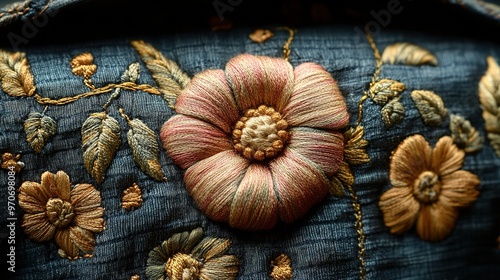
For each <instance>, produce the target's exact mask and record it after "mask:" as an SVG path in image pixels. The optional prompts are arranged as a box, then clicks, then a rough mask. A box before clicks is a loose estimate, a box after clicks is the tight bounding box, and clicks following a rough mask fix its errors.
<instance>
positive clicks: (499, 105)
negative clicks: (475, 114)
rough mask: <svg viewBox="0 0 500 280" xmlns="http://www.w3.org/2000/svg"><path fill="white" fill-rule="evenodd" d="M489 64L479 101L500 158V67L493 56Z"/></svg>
mask: <svg viewBox="0 0 500 280" xmlns="http://www.w3.org/2000/svg"><path fill="white" fill-rule="evenodd" d="M487 62H488V69H487V70H486V72H485V73H484V75H483V77H481V80H480V81H479V101H480V102H481V108H482V109H483V119H484V122H485V129H486V132H488V139H489V140H490V144H491V146H492V147H493V149H494V150H495V152H496V154H497V156H498V157H500V67H499V66H498V64H497V62H496V61H495V59H494V58H493V57H491V56H489V57H488V58H487Z"/></svg>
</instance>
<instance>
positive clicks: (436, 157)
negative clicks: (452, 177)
mask: <svg viewBox="0 0 500 280" xmlns="http://www.w3.org/2000/svg"><path fill="white" fill-rule="evenodd" d="M464 157H465V152H464V151H463V150H460V149H459V148H458V147H457V146H456V145H455V144H453V139H451V137H449V136H443V137H441V138H440V139H439V141H438V142H437V143H436V147H435V148H434V150H433V151H432V169H433V171H434V172H437V173H438V174H439V175H440V176H444V175H447V174H450V173H452V172H455V171H457V170H459V169H460V168H462V164H463V162H464Z"/></svg>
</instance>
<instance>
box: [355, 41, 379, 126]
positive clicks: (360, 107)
mask: <svg viewBox="0 0 500 280" xmlns="http://www.w3.org/2000/svg"><path fill="white" fill-rule="evenodd" d="M366 39H367V40H368V43H369V44H370V47H371V48H372V50H373V55H374V56H375V61H376V66H375V67H376V68H375V72H374V73H373V76H372V81H371V82H370V86H369V87H368V88H372V87H373V85H374V84H375V83H376V82H377V80H378V76H379V75H380V70H381V69H382V59H381V56H380V52H379V50H378V48H377V45H376V44H375V41H374V40H373V37H372V35H371V34H370V33H366ZM367 98H368V92H367V91H365V92H363V96H362V97H361V99H360V100H359V102H358V121H357V122H356V126H358V125H359V124H360V123H361V120H362V119H363V102H364V101H365V100H366V99H367Z"/></svg>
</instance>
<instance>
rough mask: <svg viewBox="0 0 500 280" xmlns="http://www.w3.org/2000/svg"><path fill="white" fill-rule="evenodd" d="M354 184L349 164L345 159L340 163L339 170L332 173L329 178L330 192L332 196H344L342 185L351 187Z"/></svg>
mask: <svg viewBox="0 0 500 280" xmlns="http://www.w3.org/2000/svg"><path fill="white" fill-rule="evenodd" d="M352 185H354V175H353V174H352V171H351V168H350V167H349V164H348V163H347V162H345V161H343V162H341V163H340V167H339V170H337V173H335V175H333V178H332V179H331V180H330V190H329V192H330V194H331V195H333V196H344V195H345V191H344V187H346V188H347V187H352Z"/></svg>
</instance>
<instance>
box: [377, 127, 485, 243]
mask: <svg viewBox="0 0 500 280" xmlns="http://www.w3.org/2000/svg"><path fill="white" fill-rule="evenodd" d="M464 155H465V153H464V151H462V150H460V149H458V148H457V146H455V145H454V144H453V140H452V139H451V137H449V136H444V137H442V138H441V139H439V141H438V142H437V143H436V147H435V148H434V149H432V148H431V147H430V145H429V143H427V141H425V139H424V137H422V136H421V135H414V136H410V137H408V138H406V139H405V140H404V141H403V142H402V143H401V144H400V145H399V146H398V148H397V149H396V150H395V152H394V154H393V155H392V158H391V168H390V180H391V184H392V186H393V188H391V189H389V190H388V191H387V192H385V193H384V194H383V195H382V196H381V197H380V201H379V206H380V209H381V210H382V213H383V214H384V223H385V225H386V226H387V227H389V228H390V231H391V233H394V234H401V233H403V232H405V231H407V230H409V229H410V228H412V227H413V226H414V225H416V230H417V234H418V236H420V238H422V239H423V240H427V241H439V240H442V239H444V238H446V237H447V236H448V235H449V234H450V233H451V232H452V231H453V228H454V226H455V223H456V221H457V218H458V210H459V208H462V207H466V206H469V205H471V204H472V203H473V202H474V201H475V200H476V198H477V196H478V195H479V191H478V190H477V189H476V188H477V186H478V185H479V179H478V177H477V176H476V175H474V174H472V173H471V172H469V171H465V170H460V169H461V168H462V164H463V161H464Z"/></svg>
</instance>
